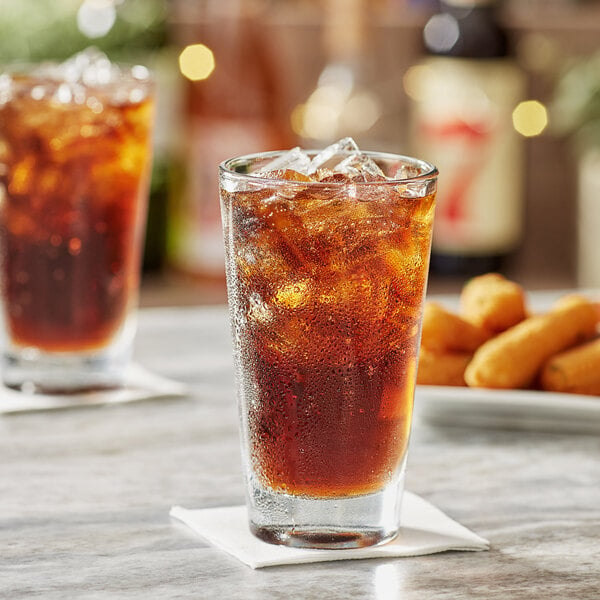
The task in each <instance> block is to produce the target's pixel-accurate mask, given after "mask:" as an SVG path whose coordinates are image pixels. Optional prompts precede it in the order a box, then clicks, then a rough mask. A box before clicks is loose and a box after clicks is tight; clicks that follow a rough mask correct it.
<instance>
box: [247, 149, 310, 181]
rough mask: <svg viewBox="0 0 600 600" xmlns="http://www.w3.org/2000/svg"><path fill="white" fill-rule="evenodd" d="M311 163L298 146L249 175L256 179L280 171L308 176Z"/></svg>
mask: <svg viewBox="0 0 600 600" xmlns="http://www.w3.org/2000/svg"><path fill="white" fill-rule="evenodd" d="M310 166H311V162H310V158H309V157H308V155H307V154H306V152H304V151H303V150H302V149H301V148H300V147H299V146H296V147H295V148H292V149H291V150H290V151H289V152H286V153H284V154H281V155H279V156H278V157H277V158H274V159H273V160H271V161H269V162H268V163H266V164H265V165H262V166H261V167H260V168H259V169H257V170H256V171H254V172H253V173H250V175H254V176H256V177H264V176H266V175H268V174H269V173H273V172H281V171H296V172H297V173H300V174H301V175H308V171H309V169H310Z"/></svg>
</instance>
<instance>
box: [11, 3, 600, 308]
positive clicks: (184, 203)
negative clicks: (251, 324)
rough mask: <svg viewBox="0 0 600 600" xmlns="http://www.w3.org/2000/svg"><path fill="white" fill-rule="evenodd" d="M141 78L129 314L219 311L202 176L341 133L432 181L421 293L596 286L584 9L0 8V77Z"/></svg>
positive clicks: (220, 294)
mask: <svg viewBox="0 0 600 600" xmlns="http://www.w3.org/2000/svg"><path fill="white" fill-rule="evenodd" d="M90 45H94V46H97V47H98V48H100V49H101V50H102V51H104V52H105V53H106V54H107V55H108V56H109V57H110V58H111V59H113V60H115V61H125V62H141V63H143V64H146V65H148V66H150V67H151V68H152V69H153V70H154V72H155V74H156V78H157V81H158V117H157V126H156V134H155V160H154V170H153V179H152V195H151V201H150V209H149V216H148V230H147V241H146V251H145V259H144V277H143V286H142V298H141V301H142V304H143V305H145V306H150V305H167V304H168V305H176V304H179V305H182V304H212V303H221V302H224V301H225V282H224V266H223V256H222V241H221V230H220V215H219V203H218V195H217V181H216V173H217V165H218V163H219V162H220V161H221V160H223V159H224V158H227V157H229V156H232V155H235V154H240V153H245V152H251V151H261V150H267V149H281V148H287V147H290V148H291V147H292V146H295V145H302V146H304V147H314V148H317V147H323V146H324V145H326V144H328V143H331V142H333V141H335V140H336V139H339V138H341V137H344V136H348V135H350V136H353V137H354V138H355V139H356V140H357V142H358V143H359V145H360V146H361V148H363V149H366V150H369V149H372V150H374V149H378V150H389V151H393V152H398V153H401V154H414V153H417V154H418V155H419V156H420V157H421V158H424V159H426V160H429V161H431V162H433V163H435V164H436V165H437V166H438V167H439V169H440V172H441V176H440V202H439V205H438V213H437V215H436V221H437V222H436V231H435V234H434V259H433V262H432V270H431V273H430V284H429V290H430V292H450V291H457V290H458V289H459V288H460V287H461V285H462V284H463V282H464V281H465V279H466V278H467V277H469V276H471V275H473V274H475V273H478V272H484V271H486V270H492V269H493V270H500V271H502V272H504V273H505V274H506V275H507V276H509V277H512V278H514V279H516V280H518V281H519V282H521V283H522V284H524V285H526V286H527V287H528V288H529V289H544V288H566V287H573V286H576V285H581V286H584V287H600V2H598V1H597V0H505V1H498V2H493V1H491V0H439V1H438V0H3V2H2V5H1V6H0V60H1V61H2V62H9V61H13V60H31V61H37V60H45V59H65V58H67V57H69V56H71V55H73V54H75V53H76V52H78V51H80V50H82V49H83V48H85V47H87V46H90Z"/></svg>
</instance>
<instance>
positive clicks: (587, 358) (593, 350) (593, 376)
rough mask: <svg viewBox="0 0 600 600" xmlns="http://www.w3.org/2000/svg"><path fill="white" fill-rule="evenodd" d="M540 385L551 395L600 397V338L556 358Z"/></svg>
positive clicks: (545, 369) (544, 369) (552, 359)
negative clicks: (563, 393) (553, 393)
mask: <svg viewBox="0 0 600 600" xmlns="http://www.w3.org/2000/svg"><path fill="white" fill-rule="evenodd" d="M540 383H541V386H542V389H544V390H547V391H551V392H565V393H570V394H587V395H592V396H600V338H597V339H595V340H594V341H592V342H588V343H587V344H583V345H581V346H577V347H575V348H571V349H570V350H567V351H566V352H562V353H560V354H557V355H556V356H553V357H552V358H551V359H550V360H549V361H548V362H547V363H546V364H545V365H544V368H543V369H542V374H541V376H540Z"/></svg>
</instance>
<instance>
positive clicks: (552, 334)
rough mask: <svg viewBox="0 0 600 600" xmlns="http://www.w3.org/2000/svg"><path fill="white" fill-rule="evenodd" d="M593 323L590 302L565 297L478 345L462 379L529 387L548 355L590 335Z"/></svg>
mask: <svg viewBox="0 0 600 600" xmlns="http://www.w3.org/2000/svg"><path fill="white" fill-rule="evenodd" d="M596 324H597V313H596V308H595V306H594V304H592V303H591V302H589V301H588V300H586V299H585V298H581V297H575V296H569V297H565V298H563V299H561V300H560V301H559V303H557V305H556V306H555V307H554V309H553V310H551V311H550V312H548V313H546V314H543V315H537V316H533V317H529V318H528V319H525V320H524V321H522V322H521V323H519V324H517V325H515V326H514V327H511V328H510V329H507V330H506V331H504V332H503V333H500V334H498V335H497V336H496V337H494V338H492V339H491V340H489V341H487V342H485V343H484V344H483V345H482V346H480V347H479V348H478V349H477V350H476V351H475V354H474V355H473V359H472V360H471V362H470V363H469V365H468V366H467V368H466V370H465V381H466V382H467V385H469V386H471V387H488V388H506V389H518V388H526V387H530V386H531V384H532V383H533V382H534V380H535V378H536V375H537V374H538V372H539V371H540V369H541V367H542V365H543V364H544V363H545V362H546V361H547V360H549V359H550V357H552V356H553V355H555V354H558V353H559V352H562V351H564V350H567V349H568V348H571V347H572V346H575V345H576V344H579V343H582V342H584V341H587V340H589V339H591V338H592V337H594V335H595V332H596Z"/></svg>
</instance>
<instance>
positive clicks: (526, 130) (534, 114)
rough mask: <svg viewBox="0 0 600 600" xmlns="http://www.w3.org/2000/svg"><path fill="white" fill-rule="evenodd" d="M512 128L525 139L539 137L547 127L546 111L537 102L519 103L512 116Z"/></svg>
mask: <svg viewBox="0 0 600 600" xmlns="http://www.w3.org/2000/svg"><path fill="white" fill-rule="evenodd" d="M512 121H513V126H514V128H515V129H516V130H517V131H518V132H519V133H520V134H521V135H523V136H525V137H534V136H536V135H540V133H542V131H544V129H546V127H547V126H548V111H547V110H546V107H545V106H544V105H543V104H542V103H541V102H539V101H537V100H526V101H524V102H520V103H519V104H518V105H517V107H516V108H515V110H514V111H513V114H512Z"/></svg>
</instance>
